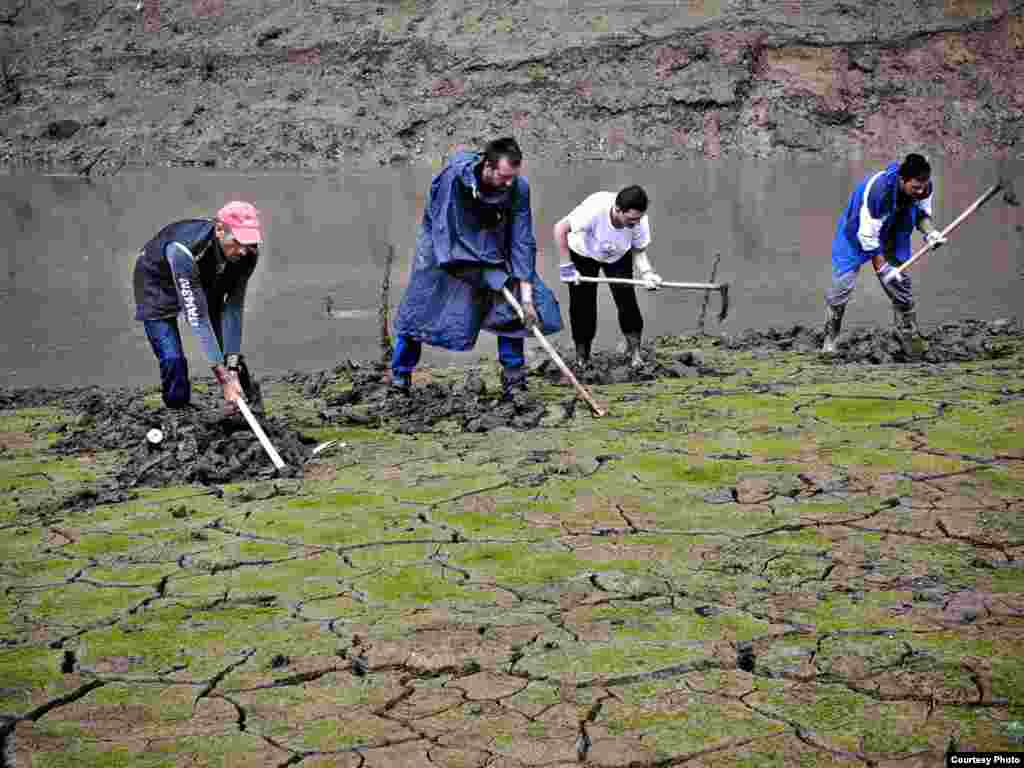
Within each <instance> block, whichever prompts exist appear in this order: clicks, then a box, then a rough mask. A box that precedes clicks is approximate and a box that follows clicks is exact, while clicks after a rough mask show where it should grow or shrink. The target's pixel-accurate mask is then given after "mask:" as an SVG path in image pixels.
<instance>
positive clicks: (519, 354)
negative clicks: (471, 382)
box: [391, 335, 526, 380]
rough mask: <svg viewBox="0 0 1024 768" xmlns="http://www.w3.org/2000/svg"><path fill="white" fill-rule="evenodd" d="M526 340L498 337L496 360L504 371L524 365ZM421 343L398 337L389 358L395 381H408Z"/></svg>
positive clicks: (407, 337) (417, 357)
mask: <svg viewBox="0 0 1024 768" xmlns="http://www.w3.org/2000/svg"><path fill="white" fill-rule="evenodd" d="M525 347H526V339H514V338H510V337H508V336H499V337H498V360H499V361H500V362H501V367H502V368H504V369H505V370H506V371H509V370H514V369H520V368H522V367H523V366H524V365H526V354H525V351H524V350H525ZM422 352H423V342H421V341H417V340H416V339H414V338H412V337H411V336H402V335H399V336H398V338H397V339H396V341H395V352H394V355H393V357H392V358H391V373H392V374H393V377H394V379H395V380H399V379H408V378H409V376H410V375H411V374H412V372H413V370H414V369H415V368H416V365H417V364H418V363H419V361H420V354H421V353H422Z"/></svg>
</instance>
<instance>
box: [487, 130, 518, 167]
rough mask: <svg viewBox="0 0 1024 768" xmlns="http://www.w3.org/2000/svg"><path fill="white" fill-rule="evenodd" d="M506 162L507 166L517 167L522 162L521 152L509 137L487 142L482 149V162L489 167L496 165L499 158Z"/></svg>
mask: <svg viewBox="0 0 1024 768" xmlns="http://www.w3.org/2000/svg"><path fill="white" fill-rule="evenodd" d="M503 157H504V158H505V159H506V160H508V162H509V165H512V166H519V165H520V164H522V162H523V150H521V149H520V148H519V144H517V143H516V140H515V139H513V138H512V137H511V136H505V137H503V138H500V139H495V140H494V141H491V142H488V143H487V146H486V147H484V160H486V161H487V162H488V163H490V164H491V165H497V164H498V161H499V160H500V159H501V158H503Z"/></svg>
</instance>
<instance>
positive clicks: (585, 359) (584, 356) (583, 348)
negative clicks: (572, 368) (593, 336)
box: [576, 342, 590, 371]
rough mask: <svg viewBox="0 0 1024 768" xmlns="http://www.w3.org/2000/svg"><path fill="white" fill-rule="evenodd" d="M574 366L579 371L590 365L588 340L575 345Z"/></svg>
mask: <svg viewBox="0 0 1024 768" xmlns="http://www.w3.org/2000/svg"><path fill="white" fill-rule="evenodd" d="M576 367H577V368H578V369H580V370H581V371H583V370H586V369H587V368H589V367H590V342H587V343H585V344H584V343H578V344H577V345H576Z"/></svg>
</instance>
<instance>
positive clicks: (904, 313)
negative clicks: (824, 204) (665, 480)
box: [822, 154, 946, 352]
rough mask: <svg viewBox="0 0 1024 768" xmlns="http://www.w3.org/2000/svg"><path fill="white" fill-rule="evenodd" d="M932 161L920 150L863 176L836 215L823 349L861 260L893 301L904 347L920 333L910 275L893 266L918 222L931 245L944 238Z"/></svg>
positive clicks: (905, 255) (831, 348)
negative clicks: (936, 217)
mask: <svg viewBox="0 0 1024 768" xmlns="http://www.w3.org/2000/svg"><path fill="white" fill-rule="evenodd" d="M931 172H932V169H931V166H930V165H929V164H928V161H927V160H925V159H924V158H923V157H922V156H921V155H917V154H909V155H907V156H906V158H905V159H904V160H903V162H902V163H892V164H891V165H890V166H889V167H887V168H886V169H885V170H884V171H879V172H878V173H874V174H872V175H870V176H868V177H866V178H865V179H863V180H862V181H861V183H860V184H858V185H857V188H856V189H855V190H854V191H853V195H852V196H851V197H850V201H849V203H848V204H847V206H846V210H845V211H844V212H843V215H842V216H841V217H840V219H839V225H838V226H837V227H836V234H835V237H834V238H833V240H832V287H831V288H830V289H829V291H828V293H827V294H826V296H825V305H826V311H827V318H826V321H825V341H824V344H823V345H822V351H823V352H835V349H836V339H838V337H839V331H840V329H841V328H842V323H843V313H844V312H845V311H846V304H847V302H849V300H850V295H851V294H852V293H853V288H854V286H855V285H856V282H857V273H858V272H859V271H860V268H861V266H862V265H863V264H864V263H866V262H868V261H870V262H871V264H872V266H873V267H874V270H875V274H876V275H877V276H878V280H879V282H881V284H882V289H883V290H884V291H885V293H886V295H888V297H889V299H890V301H892V306H893V309H894V310H895V312H896V317H897V327H898V330H899V332H900V337H901V339H902V341H903V344H904V349H909V348H910V347H911V346H913V342H915V341H918V340H919V339H920V336H919V330H918V326H917V313H916V312H915V311H914V295H913V290H912V283H911V280H910V275H907V274H902V273H900V272H897V271H896V267H898V266H899V265H900V264H902V263H903V262H905V261H907V259H909V258H910V256H911V250H910V236H911V234H912V232H913V230H914V228H915V227H916V228H917V229H918V230H920V231H921V233H922V234H923V235H924V236H925V240H926V241H927V243H928V244H929V245H931V247H932V248H938V247H940V246H941V245H942V244H943V243H945V242H946V238H944V237H943V236H942V233H941V232H939V231H938V230H937V229H936V227H935V225H934V224H933V223H932V194H933V191H934V187H933V185H932V182H931Z"/></svg>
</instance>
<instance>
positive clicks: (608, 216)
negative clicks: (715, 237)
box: [555, 185, 662, 367]
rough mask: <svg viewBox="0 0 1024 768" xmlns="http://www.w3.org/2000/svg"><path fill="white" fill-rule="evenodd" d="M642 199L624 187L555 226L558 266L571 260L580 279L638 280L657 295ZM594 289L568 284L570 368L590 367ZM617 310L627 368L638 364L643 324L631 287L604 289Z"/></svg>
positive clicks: (635, 190) (589, 202) (640, 194)
mask: <svg viewBox="0 0 1024 768" xmlns="http://www.w3.org/2000/svg"><path fill="white" fill-rule="evenodd" d="M647 203H648V200H647V193H646V192H644V190H643V189H642V188H641V187H638V186H636V185H632V186H629V187H626V188H625V189H623V190H622V191H621V192H619V193H618V194H617V195H616V194H615V193H614V192H595V193H594V194H592V195H590V196H589V197H588V198H587V199H586V200H584V201H583V202H582V203H580V204H579V205H577V206H576V208H574V209H573V211H572V212H571V213H570V214H569V215H568V216H566V217H565V218H564V219H562V220H561V221H559V222H558V223H557V224H556V225H555V242H556V243H557V244H558V249H559V252H560V253H561V257H562V261H563V262H565V261H568V260H569V259H572V263H573V264H575V265H576V270H577V271H578V272H579V274H580V275H581V276H582V277H597V276H598V274H599V273H600V271H601V270H602V269H603V270H604V274H605V276H606V277H619V278H627V279H632V278H633V272H634V269H635V270H636V276H637V278H638V279H640V280H643V281H644V283H645V287H646V288H647V290H649V291H656V290H658V286H660V285H661V282H662V281H661V277H660V276H659V275H658V273H656V272H655V271H654V268H653V267H652V266H651V262H650V259H649V258H648V256H647V246H648V245H649V244H650V242H651V226H650V223H649V222H648V220H647ZM597 285H598V284H597V283H581V282H577V283H570V284H569V321H570V324H571V325H572V338H573V341H574V342H575V343H576V362H577V364H578V365H579V366H580V367H585V366H586V365H587V364H588V363H589V362H590V347H591V344H592V343H593V341H594V336H595V335H596V333H597ZM608 287H609V288H611V291H612V298H614V299H615V306H616V307H617V308H618V310H619V327H620V328H621V329H622V333H623V335H625V337H626V353H627V355H628V356H629V360H630V365H631V366H633V367H639V366H640V365H642V364H643V360H642V358H641V357H640V342H641V339H642V337H643V329H644V319H643V317H642V316H641V315H640V306H639V305H638V304H637V301H636V291H635V289H634V288H633V286H632V285H627V284H624V283H609V285H608Z"/></svg>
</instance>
